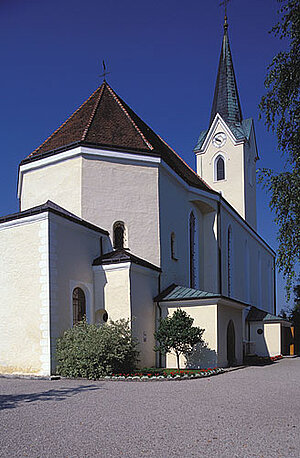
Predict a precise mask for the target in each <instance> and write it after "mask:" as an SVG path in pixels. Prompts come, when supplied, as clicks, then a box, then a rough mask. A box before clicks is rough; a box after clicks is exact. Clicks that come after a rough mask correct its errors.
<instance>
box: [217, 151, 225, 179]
mask: <svg viewBox="0 0 300 458" xmlns="http://www.w3.org/2000/svg"><path fill="white" fill-rule="evenodd" d="M220 180H225V161H224V158H223V156H218V157H217V158H216V160H215V181H220Z"/></svg>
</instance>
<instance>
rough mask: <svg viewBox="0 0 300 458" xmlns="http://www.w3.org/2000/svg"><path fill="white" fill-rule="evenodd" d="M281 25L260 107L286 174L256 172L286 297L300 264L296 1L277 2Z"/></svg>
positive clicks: (299, 27) (299, 11) (299, 9)
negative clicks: (280, 45) (265, 195)
mask: <svg viewBox="0 0 300 458" xmlns="http://www.w3.org/2000/svg"><path fill="white" fill-rule="evenodd" d="M277 1H278V2H279V3H280V9H279V14H280V20H279V22H278V23H277V24H276V25H275V26H274V27H273V29H272V30H271V33H273V34H275V36H278V37H279V38H280V39H281V40H284V42H285V43H286V47H285V50H283V51H280V52H279V53H278V54H277V55H276V56H275V57H274V59H273V61H272V63H271V65H270V66H269V67H268V74H267V76H266V79H265V87H266V89H267V93H266V94H265V95H264V96H263V97H262V99H261V102H260V110H261V114H262V115H263V116H264V118H265V123H266V125H267V128H268V130H272V131H273V132H275V133H276V137H277V145H278V149H279V150H280V151H281V153H282V154H283V157H284V158H285V161H286V167H285V170H284V171H283V172H281V173H275V172H274V171H273V170H270V169H261V170H260V171H259V181H260V182H261V183H263V185H264V186H265V187H266V189H267V190H268V192H269V194H270V196H271V200H270V207H271V209H272V210H273V211H274V213H275V222H276V224H277V226H278V241H279V249H278V258H277V266H278V268H279V271H281V272H283V275H284V277H285V279H286V286H287V293H288V297H289V295H290V290H291V286H292V283H293V280H294V279H295V276H296V266H297V263H299V260H300V230H299V228H300V154H299V144H300V133H299V81H300V1H299V0H277Z"/></svg>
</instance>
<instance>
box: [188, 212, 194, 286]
mask: <svg viewBox="0 0 300 458" xmlns="http://www.w3.org/2000/svg"><path fill="white" fill-rule="evenodd" d="M189 237H190V287H191V288H195V286H196V256H195V242H196V240H195V239H196V219H195V215H194V213H193V212H191V214H190V220H189Z"/></svg>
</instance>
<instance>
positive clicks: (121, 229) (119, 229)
mask: <svg viewBox="0 0 300 458" xmlns="http://www.w3.org/2000/svg"><path fill="white" fill-rule="evenodd" d="M113 232H114V248H115V249H122V248H124V242H125V226H124V223H123V222H122V221H117V222H116V223H115V224H114V228H113Z"/></svg>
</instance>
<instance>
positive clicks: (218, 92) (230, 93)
mask: <svg viewBox="0 0 300 458" xmlns="http://www.w3.org/2000/svg"><path fill="white" fill-rule="evenodd" d="M217 113H219V114H220V115H221V116H222V118H223V119H224V121H226V122H227V123H229V124H230V123H241V122H242V119H243V117H242V110H241V105H240V100H239V94H238V89H237V84H236V79H235V74H234V69H233V62H232V56H231V51H230V45H229V38H228V25H227V18H226V17H225V24H224V36H223V43H222V49H221V55H220V61H219V68H218V75H217V82H216V87H215V94H214V100H213V105H212V110H211V115H210V124H211V123H212V122H213V120H214V118H215V116H216V114H217Z"/></svg>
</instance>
